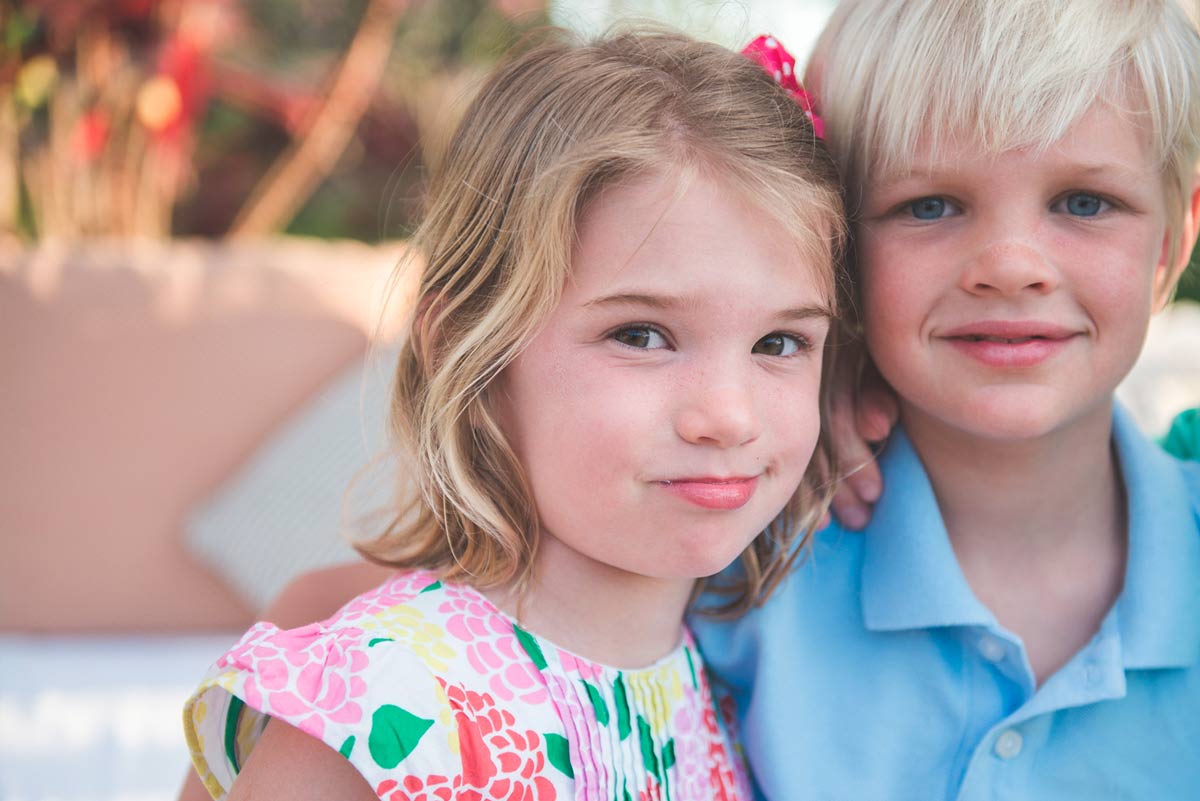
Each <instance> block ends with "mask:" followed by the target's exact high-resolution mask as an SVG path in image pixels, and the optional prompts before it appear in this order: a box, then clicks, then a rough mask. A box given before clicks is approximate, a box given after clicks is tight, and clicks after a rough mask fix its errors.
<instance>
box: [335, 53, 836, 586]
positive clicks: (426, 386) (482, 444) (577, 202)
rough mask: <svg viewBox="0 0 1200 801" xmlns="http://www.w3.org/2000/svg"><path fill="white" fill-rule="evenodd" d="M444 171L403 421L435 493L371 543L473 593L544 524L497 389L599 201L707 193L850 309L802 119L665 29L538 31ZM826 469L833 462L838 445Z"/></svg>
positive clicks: (462, 133) (732, 61) (801, 498)
mask: <svg viewBox="0 0 1200 801" xmlns="http://www.w3.org/2000/svg"><path fill="white" fill-rule="evenodd" d="M438 163H439V167H438V169H437V171H436V173H435V174H434V176H433V178H432V181H431V184H430V195H429V200H428V211H427V216H426V220H425V222H424V224H423V226H422V227H421V228H420V230H419V231H418V234H417V237H416V245H417V248H418V250H419V252H420V253H421V257H422V258H423V259H424V260H425V266H424V271H423V274H422V276H421V279H420V285H419V288H418V291H417V312H416V315H415V319H414V321H413V324H412V327H411V331H410V337H409V340H408V342H407V343H406V345H405V346H404V348H403V351H402V353H401V356H400V360H399V365H398V367H397V373H396V381H395V391H394V397H393V404H392V412H391V421H392V427H393V430H394V433H396V434H397V435H398V438H399V440H400V441H401V443H402V444H403V445H404V446H405V449H406V450H407V451H408V453H407V454H406V455H408V456H410V457H411V458H412V459H413V460H414V467H413V472H414V474H415V483H416V484H418V485H419V491H420V496H419V497H417V498H415V499H414V500H413V503H412V504H411V506H410V507H409V508H408V509H407V510H406V513H405V514H403V515H401V516H400V517H398V518H397V521H396V522H395V523H394V524H393V525H392V526H391V527H390V528H389V530H388V531H387V532H386V533H385V534H384V535H383V536H381V537H379V538H378V539H376V540H375V541H372V542H362V543H359V544H358V547H359V550H360V551H362V552H363V553H364V554H365V555H367V556H368V557H369V558H371V559H373V560H375V561H378V562H383V563H387V564H395V565H399V566H405V567H422V568H428V569H433V570H436V571H438V572H439V573H440V574H441V575H442V576H444V577H446V578H449V579H454V580H460V581H467V582H470V583H472V584H475V585H476V586H481V587H494V586H502V585H508V584H515V585H517V586H520V585H521V584H522V583H523V582H524V581H525V580H526V579H528V577H529V575H530V570H531V569H532V565H533V558H534V555H535V553H536V549H537V543H538V537H539V526H538V516H537V510H536V508H535V505H534V498H533V497H532V495H531V492H530V489H529V485H528V482H527V481H526V478H525V473H524V471H523V470H522V468H521V465H520V463H519V462H518V460H517V458H516V456H515V455H514V453H513V450H512V448H511V447H510V445H509V443H508V441H507V440H506V438H505V436H504V434H503V432H502V431H501V429H500V426H499V425H498V424H497V421H496V417H495V416H494V414H493V412H492V409H491V405H490V403H489V397H488V393H489V388H490V387H491V385H492V383H493V381H494V380H495V379H496V377H497V376H498V375H499V374H500V373H501V371H503V370H504V368H505V367H506V366H507V365H508V364H510V363H511V362H512V360H513V359H514V358H515V357H516V356H517V355H518V354H519V353H520V352H521V351H522V350H523V349H524V348H525V347H526V345H527V344H528V343H529V341H530V340H531V339H532V338H533V336H534V335H535V334H536V333H537V331H538V329H539V327H540V326H541V325H542V323H543V321H544V320H545V319H546V318H547V317H548V315H549V314H550V312H551V311H552V310H553V309H554V308H555V306H556V305H557V303H558V299H559V296H560V293H561V290H562V287H563V285H564V283H565V281H566V280H567V277H568V274H569V269H570V262H571V256H572V250H573V245H574V243H575V241H576V230H577V227H578V223H579V220H580V216H581V215H582V214H584V213H585V212H586V209H587V204H588V202H589V201H590V200H591V199H593V198H595V197H596V195H597V193H599V192H600V191H602V190H603V189H605V188H606V187H611V186H613V185H615V184H618V183H621V182H627V181H629V180H631V179H633V178H636V177H637V176H639V175H644V174H648V173H650V172H657V173H660V174H661V173H662V172H664V171H665V172H667V173H668V174H671V175H678V176H679V177H680V179H681V180H686V179H687V178H686V177H687V176H688V175H695V174H697V173H699V174H703V175H706V176H709V177H712V178H714V179H715V180H717V181H719V182H721V183H722V185H723V186H725V187H727V188H728V190H729V191H731V192H733V193H736V195H737V196H739V197H740V198H741V199H743V200H745V201H746V202H748V203H750V204H752V205H753V207H755V208H757V209H759V210H760V211H761V213H762V216H763V225H764V226H765V225H778V226H782V227H783V228H784V229H785V230H787V231H788V232H790V233H791V234H792V235H793V237H794V240H795V242H796V245H797V248H798V249H799V250H800V251H801V252H802V253H803V255H804V256H805V257H806V259H805V262H806V263H808V264H818V265H828V268H827V269H825V270H823V271H822V274H821V275H818V276H817V278H818V280H819V282H820V284H821V285H822V286H823V289H825V290H826V293H827V294H826V297H827V300H828V303H829V305H830V307H831V308H836V298H837V295H838V293H839V290H840V287H841V284H842V283H843V282H841V281H839V280H838V278H837V276H836V275H835V265H837V264H840V263H841V259H840V256H841V247H842V241H843V238H844V237H843V228H844V222H843V214H842V205H841V196H840V186H839V182H838V176H837V172H836V168H835V167H834V165H833V161H832V159H831V158H830V156H829V155H828V153H827V152H826V151H825V148H824V147H823V146H822V145H821V143H820V142H819V141H818V140H816V139H815V137H814V134H813V130H812V126H811V124H810V122H809V120H808V119H807V117H806V116H805V114H804V112H803V110H802V109H800V108H799V106H797V104H796V103H795V102H794V101H793V100H792V99H791V98H790V97H789V96H788V95H787V94H786V93H785V92H784V91H783V90H782V89H780V88H779V87H778V86H777V85H776V84H775V82H774V80H773V79H772V78H771V77H770V76H769V75H767V74H766V73H765V72H764V71H763V70H762V68H760V67H759V66H757V65H756V64H755V63H753V62H751V61H750V60H748V59H746V58H744V57H742V56H740V55H738V54H736V53H732V52H730V51H728V50H726V49H724V48H721V47H718V46H716V45H712V44H706V43H701V42H697V41H694V40H692V39H689V38H687V37H685V36H682V35H679V34H673V33H668V32H661V31H654V32H649V31H642V32H640V33H637V32H627V33H620V34H615V35H611V36H609V37H607V38H604V39H601V40H598V41H594V42H590V43H581V42H578V41H576V40H574V39H573V38H572V36H571V35H570V34H568V33H566V32H564V31H559V30H552V31H547V32H544V33H542V34H540V35H539V37H538V39H537V41H535V42H533V43H526V44H525V45H524V46H523V47H520V48H518V52H517V54H516V55H515V56H513V57H511V58H510V60H508V61H507V63H504V64H502V65H501V66H500V67H499V68H497V70H496V71H495V72H494V73H493V74H492V75H491V76H490V78H488V79H487V81H486V82H485V83H484V85H483V87H482V89H481V90H480V92H479V94H478V95H477V96H476V97H475V99H474V100H473V101H472V103H471V104H470V106H469V107H468V109H467V110H466V113H465V116H464V118H463V120H462V122H461V123H460V124H459V126H458V129H457V131H456V132H455V134H454V136H453V137H452V138H451V140H450V143H449V146H448V149H447V151H446V152H445V153H444V154H443V155H442V156H441V158H440V160H439V162H438ZM730 269H731V270H735V269H737V265H736V264H731V265H730ZM827 361H828V360H827ZM548 402H549V401H548ZM815 411H816V410H814V412H815ZM817 461H820V462H822V463H824V464H826V465H828V464H831V463H832V455H831V454H830V452H829V445H828V437H827V435H826V433H825V432H824V431H823V432H822V436H821V438H820V442H819V444H818V454H817V458H815V459H814V462H817ZM820 475H821V474H820V473H819V472H818V471H817V470H816V469H811V468H810V471H809V474H808V475H807V476H806V478H805V482H804V484H803V485H802V487H801V489H800V490H799V491H798V492H797V493H796V496H795V497H794V498H793V499H792V502H791V503H790V504H789V506H788V507H787V508H786V509H785V510H784V512H783V513H782V514H781V515H780V517H779V519H777V520H776V521H775V523H773V524H772V526H771V527H770V528H769V529H768V531H767V532H765V533H764V534H763V535H760V536H759V537H758V538H756V540H755V542H754V543H753V544H752V545H751V546H750V547H749V548H748V549H747V550H746V552H745V553H744V554H743V557H742V558H743V563H744V566H745V581H744V582H743V583H742V584H741V585H739V587H738V588H737V590H738V592H737V593H735V594H736V595H737V597H736V598H735V599H734V601H733V603H732V604H731V607H736V608H743V607H744V606H746V605H749V604H750V603H753V602H756V601H758V600H761V599H762V598H763V597H765V593H766V592H768V591H769V590H770V588H771V587H772V586H773V585H774V584H775V583H776V582H777V581H778V579H779V578H780V577H781V576H782V575H783V574H784V573H785V572H786V568H787V566H788V564H789V563H790V560H791V559H792V558H793V556H794V554H795V553H796V552H797V551H798V547H797V546H798V539H799V538H801V537H803V536H804V535H805V534H806V533H807V531H808V530H809V529H810V528H811V527H812V525H813V524H814V523H815V521H816V520H817V519H818V518H819V517H820V516H821V514H822V513H823V511H824V509H825V507H826V505H827V501H828V498H827V494H828V492H827V488H826V487H824V486H823V482H821V479H820Z"/></svg>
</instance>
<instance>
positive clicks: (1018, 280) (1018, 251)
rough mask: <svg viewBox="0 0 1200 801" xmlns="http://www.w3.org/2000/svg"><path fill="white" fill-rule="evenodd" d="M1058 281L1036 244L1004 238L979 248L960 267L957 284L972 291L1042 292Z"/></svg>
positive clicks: (986, 292) (1052, 267) (1011, 293)
mask: <svg viewBox="0 0 1200 801" xmlns="http://www.w3.org/2000/svg"><path fill="white" fill-rule="evenodd" d="M1058 281H1059V278H1058V271H1057V270H1056V269H1055V267H1054V265H1053V264H1052V263H1051V262H1050V261H1049V260H1048V259H1047V258H1046V257H1045V255H1044V254H1043V253H1041V252H1040V251H1039V250H1038V249H1037V248H1036V247H1034V246H1033V245H1031V244H1029V243H1025V242H1016V241H1007V242H996V243H993V244H990V245H987V246H986V247H983V248H981V249H980V250H979V251H978V252H977V253H976V254H975V256H974V257H973V258H971V259H970V261H969V262H968V263H967V265H966V267H965V269H964V270H963V272H962V276H961V279H960V286H961V287H962V288H963V289H964V290H966V291H967V292H970V293H972V294H985V295H986V294H1001V295H1014V294H1018V293H1021V292H1025V291H1032V292H1036V293H1039V294H1045V293H1047V292H1050V291H1052V290H1053V289H1054V288H1055V287H1057V286H1058Z"/></svg>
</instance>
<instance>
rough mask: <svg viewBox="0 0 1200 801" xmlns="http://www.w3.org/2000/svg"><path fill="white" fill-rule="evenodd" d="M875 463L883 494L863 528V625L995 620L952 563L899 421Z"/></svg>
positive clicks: (929, 491) (880, 627)
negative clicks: (882, 483)
mask: <svg viewBox="0 0 1200 801" xmlns="http://www.w3.org/2000/svg"><path fill="white" fill-rule="evenodd" d="M879 467H880V469H881V470H882V472H883V475H884V492H883V496H882V497H881V498H880V499H879V502H878V503H877V504H876V505H875V509H874V511H873V513H872V516H871V522H870V523H869V524H868V525H867V527H866V528H865V529H864V530H863V533H862V536H863V537H864V542H863V567H862V604H863V623H864V625H865V626H866V627H867V629H868V630H871V631H901V630H906V629H923V628H933V627H936V626H966V625H982V626H988V625H992V624H994V623H995V616H994V615H992V613H991V611H990V610H988V608H987V607H985V606H984V605H983V604H982V603H980V601H979V599H977V598H976V597H975V593H974V592H973V591H972V590H971V587H970V585H969V584H968V583H967V579H966V577H965V576H964V575H963V572H962V568H960V567H959V564H958V559H957V558H956V557H955V556H954V549H953V548H952V547H951V546H950V537H949V536H948V535H947V533H946V526H945V523H943V522H942V514H941V511H940V510H939V509H938V504H937V498H936V497H935V496H934V494H933V486H932V485H931V484H930V483H929V476H928V475H927V474H926V472H925V468H924V466H923V465H922V464H921V460H920V459H919V458H918V457H917V453H916V451H915V450H914V449H913V446H912V442H911V441H909V439H908V436H907V435H906V434H905V433H904V431H903V429H900V428H897V429H896V430H895V431H894V432H893V434H892V436H891V437H890V438H889V439H888V444H887V447H886V449H885V450H884V452H883V454H882V455H881V456H880V457H879ZM851 536H852V535H851Z"/></svg>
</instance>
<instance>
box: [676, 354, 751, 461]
mask: <svg viewBox="0 0 1200 801" xmlns="http://www.w3.org/2000/svg"><path fill="white" fill-rule="evenodd" d="M689 383H692V386H691V387H690V389H689V390H685V391H684V393H683V396H684V398H685V400H684V402H682V403H680V404H679V406H678V407H677V409H676V412H675V430H676V432H677V433H678V434H679V436H680V437H681V438H682V439H683V440H685V441H687V442H690V443H693V444H697V445H715V446H717V447H722V448H732V447H736V446H738V445H743V444H746V443H748V442H752V441H754V440H755V439H757V438H758V436H759V434H760V433H761V424H760V420H759V415H758V412H757V409H756V405H755V401H754V397H753V392H752V391H751V389H750V387H749V385H748V383H747V382H746V381H745V380H744V379H739V378H737V377H734V376H717V375H714V374H713V373H712V372H709V371H704V372H701V373H699V374H697V375H695V376H693V377H692V379H691V381H690V382H689Z"/></svg>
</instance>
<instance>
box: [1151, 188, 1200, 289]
mask: <svg viewBox="0 0 1200 801" xmlns="http://www.w3.org/2000/svg"><path fill="white" fill-rule="evenodd" d="M1197 234H1200V170H1197V171H1196V172H1195V173H1194V174H1193V175H1192V188H1191V192H1190V193H1189V194H1188V197H1187V208H1186V209H1185V210H1184V214H1183V219H1182V220H1181V221H1180V225H1179V230H1178V231H1176V232H1174V235H1175V236H1177V237H1178V243H1179V250H1178V252H1177V253H1176V254H1175V260H1174V263H1173V264H1168V263H1167V257H1168V254H1169V253H1170V252H1171V248H1170V244H1171V240H1170V237H1171V236H1172V234H1171V232H1168V233H1167V238H1165V239H1164V240H1163V249H1162V261H1161V262H1160V263H1159V265H1158V269H1157V270H1155V275H1154V311H1155V312H1158V311H1160V310H1162V308H1163V307H1164V306H1166V305H1167V301H1169V300H1170V299H1171V293H1172V291H1173V290H1174V289H1175V285H1176V284H1177V283H1179V278H1180V276H1182V275H1183V271H1184V270H1186V269H1187V267H1188V261H1189V260H1190V258H1191V255H1192V248H1194V247H1195V246H1196V237H1197Z"/></svg>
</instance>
